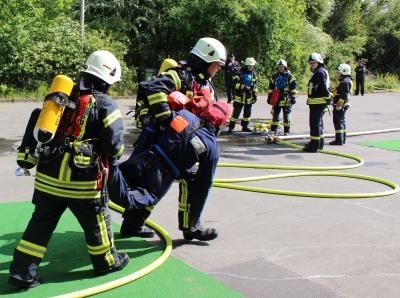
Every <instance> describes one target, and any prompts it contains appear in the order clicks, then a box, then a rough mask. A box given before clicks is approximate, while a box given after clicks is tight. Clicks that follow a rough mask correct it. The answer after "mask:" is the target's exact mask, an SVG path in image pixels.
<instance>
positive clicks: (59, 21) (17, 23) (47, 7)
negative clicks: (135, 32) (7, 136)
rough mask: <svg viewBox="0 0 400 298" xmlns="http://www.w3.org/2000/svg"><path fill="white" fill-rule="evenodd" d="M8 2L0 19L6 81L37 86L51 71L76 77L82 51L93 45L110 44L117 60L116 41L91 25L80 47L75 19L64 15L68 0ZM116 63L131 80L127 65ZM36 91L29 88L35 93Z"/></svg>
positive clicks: (1, 72) (120, 51)
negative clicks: (0, 20)
mask: <svg viewBox="0 0 400 298" xmlns="http://www.w3.org/2000/svg"><path fill="white" fill-rule="evenodd" d="M8 2H9V3H8V4H9V5H8V6H7V7H6V8H5V9H4V14H2V16H1V18H2V22H1V23H0V40H2V42H1V43H0V65H2V67H1V68H0V77H1V78H2V82H5V83H6V84H7V85H8V86H14V87H15V88H18V89H19V90H24V89H26V90H35V89H37V88H38V89H40V90H41V89H42V86H43V84H45V85H47V86H48V85H49V84H50V82H51V80H52V79H53V77H54V76H55V75H56V74H65V75H68V76H70V77H72V78H76V76H77V75H78V74H79V70H80V66H81V65H82V63H83V62H84V60H85V59H86V57H87V56H88V55H89V54H90V53H91V52H93V51H95V50H98V49H107V50H110V51H111V52H113V53H114V54H115V55H116V56H117V57H118V58H119V59H120V60H121V61H122V58H123V56H124V55H125V53H126V47H125V46H124V45H123V44H122V43H120V42H116V41H114V39H113V38H112V36H110V35H108V34H106V33H105V32H102V31H96V30H92V29H89V30H87V31H86V44H85V48H84V51H82V47H81V39H80V26H79V22H77V21H75V20H73V19H71V18H70V17H69V16H68V15H67V13H68V11H69V9H70V8H71V5H72V1H71V0H68V1H67V0H57V1H53V0H46V1H38V0H37V1H35V0H21V1H11V0H9V1H8ZM122 64H123V67H124V70H125V73H124V74H125V78H126V79H128V80H130V81H132V76H133V74H132V71H128V70H127V68H126V65H125V64H124V63H122ZM38 86H39V87H38ZM39 93H40V94H39ZM41 93H42V91H40V92H38V93H35V92H34V94H36V95H37V96H39V95H40V96H42V94H41Z"/></svg>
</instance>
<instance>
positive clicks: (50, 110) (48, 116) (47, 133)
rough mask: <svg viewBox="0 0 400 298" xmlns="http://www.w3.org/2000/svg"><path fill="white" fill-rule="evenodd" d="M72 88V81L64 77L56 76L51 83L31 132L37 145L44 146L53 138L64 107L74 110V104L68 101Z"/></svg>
mask: <svg viewBox="0 0 400 298" xmlns="http://www.w3.org/2000/svg"><path fill="white" fill-rule="evenodd" d="M73 86H74V82H73V81H72V79H70V78H69V77H67V76H64V75H57V76H56V77H55V78H54V80H53V82H52V83H51V86H50V89H49V93H48V94H47V96H46V97H45V100H44V103H43V108H42V111H41V113H40V115H39V119H38V120H37V122H36V125H35V128H34V130H33V134H34V136H35V139H36V140H37V141H38V142H39V143H42V144H46V143H48V142H50V141H51V140H52V139H53V138H54V136H55V134H56V131H57V128H58V125H59V124H60V120H61V117H62V115H63V113H64V110H65V107H66V106H67V107H70V108H72V109H74V108H75V102H74V101H71V100H70V99H69V96H70V95H71V91H72V88H73Z"/></svg>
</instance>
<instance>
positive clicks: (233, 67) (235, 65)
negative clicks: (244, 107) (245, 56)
mask: <svg viewBox="0 0 400 298" xmlns="http://www.w3.org/2000/svg"><path fill="white" fill-rule="evenodd" d="M224 70H225V87H226V93H227V95H228V103H230V102H231V101H232V99H233V98H234V97H235V85H234V83H233V77H234V76H235V74H236V73H237V72H238V71H239V70H240V64H239V62H237V61H236V60H233V61H231V60H229V61H228V62H227V63H226V64H225V66H224Z"/></svg>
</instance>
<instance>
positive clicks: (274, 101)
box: [268, 89, 281, 106]
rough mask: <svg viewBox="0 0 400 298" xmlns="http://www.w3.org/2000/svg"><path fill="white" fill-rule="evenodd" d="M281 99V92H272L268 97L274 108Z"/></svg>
mask: <svg viewBox="0 0 400 298" xmlns="http://www.w3.org/2000/svg"><path fill="white" fill-rule="evenodd" d="M280 97H281V92H280V91H279V90H276V89H275V90H272V92H271V94H270V95H269V96H268V103H269V104H270V105H272V106H275V105H276V104H277V103H278V101H279V98H280Z"/></svg>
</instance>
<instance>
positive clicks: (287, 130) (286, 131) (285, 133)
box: [283, 126, 290, 136]
mask: <svg viewBox="0 0 400 298" xmlns="http://www.w3.org/2000/svg"><path fill="white" fill-rule="evenodd" d="M289 134H290V126H285V127H284V128H283V135H285V136H288V135H289Z"/></svg>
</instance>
